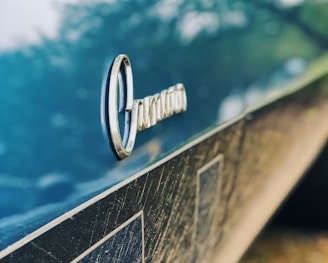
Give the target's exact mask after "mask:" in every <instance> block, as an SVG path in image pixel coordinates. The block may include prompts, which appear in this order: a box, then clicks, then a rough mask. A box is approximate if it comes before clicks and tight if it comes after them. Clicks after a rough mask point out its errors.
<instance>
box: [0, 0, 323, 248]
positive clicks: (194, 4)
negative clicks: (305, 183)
mask: <svg viewBox="0 0 328 263" xmlns="http://www.w3.org/2000/svg"><path fill="white" fill-rule="evenodd" d="M327 12H328V1H326V0H308V1H305V0H254V1H247V0H219V1H217V0H198V1H196V0H195V1H187V0H160V1H157V0H156V1H155V0H147V1H146V0H138V1H115V0H107V1H100V0H97V1H92V2H90V1H77V0H50V1H43V0H36V1H33V2H31V1H23V0H11V1H9V0H0V91H1V95H0V249H2V248H4V247H6V246H7V245H8V244H10V243H12V242H14V241H16V240H18V239H19V238H21V237H23V236H24V235H26V234H27V233H30V232H31V231H33V230H35V229H37V228H38V227H40V226H41V225H43V224H45V223H47V222H49V221H50V220H51V219H53V218H55V217H56V216H58V215H61V214H62V213H64V212H65V211H68V210H69V209H71V208H73V207H75V206H76V205H78V204H80V203H82V202H83V201H85V200H87V199H89V198H90V197H92V196H94V195H96V194H97V193H99V192H101V191H102V190H103V189H107V188H109V187H110V186H112V185H114V184H117V183H118V182H120V181H122V180H124V179H126V178H128V177H129V176H131V175H133V174H134V173H135V172H137V171H140V170H141V169H143V168H145V167H147V166H148V165H149V164H150V163H152V162H154V161H156V160H158V159H160V158H162V157H164V156H166V155H167V154H168V153H170V152H172V151H173V150H174V149H176V148H178V147H179V146H181V145H182V144H184V143H186V142H187V141H189V140H190V139H191V138H193V137H194V136H198V135H199V134H201V133H203V132H204V131H205V130H208V129H210V128H212V127H214V126H217V125H218V124H220V123H223V122H224V121H227V120H230V119H231V118H233V117H234V116H236V115H238V114H239V113H241V112H242V111H243V110H244V109H245V108H246V107H248V106H250V105H253V104H254V103H256V102H258V101H260V100H263V99H264V98H266V97H268V96H270V94H273V93H275V92H277V91H279V90H283V88H284V84H285V83H287V82H288V81H289V80H291V79H293V78H295V77H297V76H298V75H300V74H302V73H303V72H304V71H305V70H306V69H307V67H308V66H309V65H310V64H311V63H312V62H313V61H315V60H317V59H319V58H320V57H321V56H322V55H323V54H325V52H326V51H327V49H328V31H327V22H328V16H327ZM120 53H126V54H128V55H129V57H130V60H131V63H132V68H133V76H134V84H135V88H134V92H135V98H142V97H144V96H146V95H151V94H154V93H156V92H158V91H160V90H162V89H165V88H167V87H169V86H171V85H173V84H175V83H178V82H182V83H184V84H185V86H186V89H187V94H188V111H187V112H186V113H184V114H181V115H179V116H176V117H172V118H170V119H168V120H166V121H165V124H163V123H160V124H158V125H156V126H155V127H154V128H152V129H150V130H147V131H145V132H142V133H140V135H139V134H138V137H137V142H136V148H135V150H134V153H133V156H131V157H130V158H129V159H128V160H126V161H124V162H117V161H116V159H115V158H114V157H113V155H112V153H111V151H110V149H109V147H108V141H107V139H106V138H105V137H104V136H103V132H102V127H101V125H100V96H101V88H102V83H103V81H104V79H105V78H106V74H107V71H108V68H109V65H110V63H111V61H112V59H113V58H114V57H116V56H117V55H118V54H120ZM281 220H282V219H281ZM278 221H279V220H278Z"/></svg>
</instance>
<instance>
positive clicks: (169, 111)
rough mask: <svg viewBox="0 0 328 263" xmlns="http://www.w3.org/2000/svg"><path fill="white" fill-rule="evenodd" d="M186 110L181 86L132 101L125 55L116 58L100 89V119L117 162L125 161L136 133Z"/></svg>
mask: <svg viewBox="0 0 328 263" xmlns="http://www.w3.org/2000/svg"><path fill="white" fill-rule="evenodd" d="M118 91H119V94H120V96H119V98H118ZM122 99H125V102H122ZM118 102H119V109H118ZM122 107H123V108H122ZM186 110H187V96H186V91H185V88H184V85H183V84H181V83H179V84H176V85H175V86H173V87H170V88H168V89H166V90H163V91H161V92H160V93H158V94H155V95H153V96H147V97H145V98H144V99H136V100H134V99H133V78H132V69H131V64H130V60H129V58H128V56H127V55H119V56H117V57H116V58H115V60H114V61H113V63H112V66H111V68H110V71H109V77H108V79H107V82H106V86H105V87H104V88H103V96H102V114H101V116H102V123H103V124H104V125H105V127H106V133H107V136H108V138H109V141H110V144H111V146H112V148H113V150H114V152H115V154H116V156H117V157H118V158H119V159H124V158H126V157H128V156H129V155H130V154H131V151H132V150H133V146H134V142H135V138H136V135H137V132H139V131H142V130H144V129H147V128H149V127H151V126H154V125H155V124H156V123H157V122H159V121H161V120H164V119H166V118H168V117H170V116H172V115H173V114H175V113H180V112H184V111H186ZM122 111H124V115H125V116H124V117H125V120H124V126H125V127H124V133H123V138H122V136H121V130H120V126H119V117H118V114H119V113H120V112H122Z"/></svg>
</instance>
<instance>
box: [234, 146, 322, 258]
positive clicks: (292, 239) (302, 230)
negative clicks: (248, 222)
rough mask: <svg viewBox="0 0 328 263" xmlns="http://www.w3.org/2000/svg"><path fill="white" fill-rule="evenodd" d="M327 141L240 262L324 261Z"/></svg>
mask: <svg viewBox="0 0 328 263" xmlns="http://www.w3.org/2000/svg"><path fill="white" fill-rule="evenodd" d="M327 160H328V141H327V144H326V145H325V147H324V148H323V150H322V152H321V154H320V155H319V156H318V158H317V160H316V161H315V162H314V164H313V165H312V167H310V169H309V170H308V172H307V173H306V174H305V175H304V178H303V179H302V180H301V181H300V183H299V184H298V186H296V188H295V189H294V191H293V192H291V193H290V195H289V197H288V198H287V200H286V201H285V202H284V203H283V204H282V205H281V207H280V209H279V210H278V211H277V213H276V214H275V216H274V217H273V218H272V219H271V221H270V222H269V223H268V225H267V226H266V228H265V229H264V230H263V231H262V233H261V234H260V236H259V237H258V238H257V239H256V240H255V241H254V242H253V244H252V245H251V247H250V248H249V249H248V251H247V252H246V254H245V255H244V257H243V259H242V260H241V261H240V262H242V263H252V262H254V263H262V262H263V263H264V262H267V263H274V262H279V263H289V262H306V263H312V262H313V263H324V262H328V205H327V203H328V191H327V190H328V162H327Z"/></svg>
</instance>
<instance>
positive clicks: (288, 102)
mask: <svg viewBox="0 0 328 263" xmlns="http://www.w3.org/2000/svg"><path fill="white" fill-rule="evenodd" d="M327 83H328V77H325V78H322V79H319V80H317V81H316V82H314V83H313V84H311V85H309V86H308V87H307V88H305V89H303V90H300V91H298V92H297V93H295V94H291V95H288V96H286V97H284V98H281V99H279V100H277V101H275V102H274V103H272V104H269V105H267V106H264V107H262V108H260V109H257V110H255V111H254V112H250V113H249V115H247V117H245V118H243V119H240V120H239V121H237V122H235V123H233V124H231V125H230V126H229V127H226V128H225V129H223V130H221V131H218V132H217V133H214V134H212V135H211V136H210V137H208V138H205V139H204V140H203V141H200V142H199V143H198V144H196V145H194V146H193V147H191V148H189V149H187V150H185V151H184V152H182V153H180V154H178V155H176V156H175V157H174V158H172V159H170V160H168V161H167V162H165V163H163V164H161V165H159V166H157V167H156V168H154V169H153V170H151V171H149V172H147V173H145V174H143V175H141V176H139V177H137V178H135V179H134V180H133V181H130V182H127V183H126V184H125V185H123V186H121V187H120V188H118V189H117V190H116V191H114V192H112V193H110V194H109V195H107V196H105V197H104V198H102V199H101V200H98V201H97V202H95V203H93V204H91V205H90V206H88V207H86V208H85V209H84V210H82V211H80V212H78V213H76V214H75V215H74V216H72V217H69V218H67V219H66V220H64V221H62V222H61V223H60V224H57V225H54V226H53V228H51V229H50V230H48V231H47V232H44V233H43V234H42V235H40V236H38V237H36V238H35V239H33V240H32V241H30V242H28V243H26V244H25V245H23V246H21V247H17V250H15V251H13V252H11V253H10V254H8V255H7V256H6V257H4V258H3V259H2V262H21V261H24V262H62V261H65V262H67V261H71V260H73V259H75V258H77V257H78V256H79V255H81V254H82V253H84V252H85V251H86V250H88V249H89V248H90V247H92V246H94V245H95V244H97V242H99V241H100V240H102V239H103V238H104V237H106V236H107V235H108V234H110V233H111V232H113V231H115V229H117V228H119V227H120V226H121V225H122V224H124V222H126V221H127V220H129V219H130V218H132V217H133V216H134V215H136V214H137V213H139V212H140V211H142V213H143V218H144V227H143V231H144V243H143V245H144V260H145V262H193V260H194V259H195V255H196V259H197V261H201V260H203V259H204V260H205V259H206V260H207V259H208V261H209V262H211V261H210V260H211V259H213V257H214V256H215V255H216V254H217V253H220V252H221V251H220V249H218V248H220V247H222V245H224V244H226V242H227V240H229V238H230V237H231V234H232V233H233V232H234V230H235V229H236V227H237V226H238V225H240V224H241V223H242V222H243V220H244V218H245V216H247V213H248V212H249V210H248V208H249V205H250V204H252V202H253V200H256V198H258V197H259V196H261V195H262V194H263V193H264V192H266V191H271V192H272V193H275V192H276V190H277V189H272V188H268V187H265V184H266V182H267V181H268V180H269V179H271V178H270V177H269V176H270V173H269V172H270V171H273V170H274V168H276V167H278V166H279V164H280V163H282V162H283V161H284V160H285V159H286V158H289V154H290V153H291V152H290V151H291V149H293V148H295V147H298V148H300V149H302V147H303V146H309V145H311V144H312V143H313V141H315V140H316V139H317V138H318V137H320V136H321V135H322V131H323V130H324V129H323V127H324V128H325V130H324V131H325V132H326V131H327V129H328V123H327V118H326V116H327V114H328V92H327ZM313 126H315V127H316V128H317V129H313ZM325 135H326V134H325ZM298 148H297V149H298ZM293 153H294V155H293V158H294V160H295V161H297V160H298V159H299V157H301V156H302V155H303V154H304V152H303V151H301V150H300V151H297V152H296V154H295V152H293ZM218 156H223V157H222V158H224V165H221V164H222V163H221V162H219V163H215V162H214V163H212V162H213V159H215V158H218ZM209 164H212V165H209ZM204 167H205V168H207V169H204ZM218 170H219V173H217V171H218ZM212 175H215V176H214V177H212ZM275 176H276V177H277V176H282V179H285V175H284V174H283V175H281V173H279V174H276V175H275ZM199 179H200V180H199ZM220 179H221V180H222V182H221V185H220V183H219V180H220ZM283 181H284V180H283ZM218 185H219V188H218ZM218 189H219V190H218ZM206 191H207V192H206ZM273 196H274V194H273ZM213 200H214V201H213ZM211 201H213V202H211ZM246 208H247V209H246ZM252 209H257V210H258V213H259V215H261V213H262V212H261V211H262V209H263V207H253V208H252ZM196 211H198V212H196ZM271 212H273V211H271ZM197 214H198V216H197V217H196V215H197ZM201 221H203V222H201ZM209 229H210V231H209ZM135 231H136V232H137V233H139V232H140V228H138V227H137V228H136V229H135ZM253 234H254V235H255V233H253ZM205 235H207V236H208V241H207V242H208V243H207V244H206V245H205V246H204V247H201V246H199V245H197V244H198V242H201V241H202V240H203V239H204V236H205ZM132 236H134V235H132ZM132 239H133V238H132ZM234 244H236V243H234ZM195 248H196V252H195ZM136 249H139V245H138V246H136ZM224 252H225V251H222V253H223V254H224ZM120 256H122V255H117V257H120Z"/></svg>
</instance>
